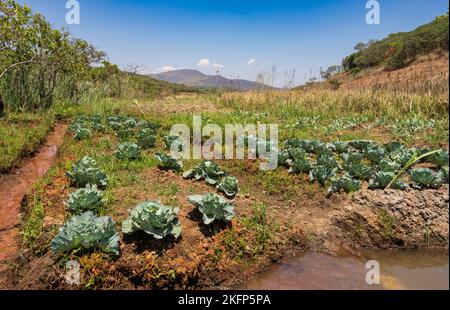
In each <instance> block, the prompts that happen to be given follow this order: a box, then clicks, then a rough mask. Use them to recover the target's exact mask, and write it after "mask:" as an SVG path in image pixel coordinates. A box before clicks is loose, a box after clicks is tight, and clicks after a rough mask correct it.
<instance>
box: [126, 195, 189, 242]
mask: <svg viewBox="0 0 450 310" xmlns="http://www.w3.org/2000/svg"><path fill="white" fill-rule="evenodd" d="M178 212H179V209H178V208H173V207H169V206H164V205H162V204H160V203H159V202H152V201H147V202H143V203H140V204H138V205H137V207H136V208H134V209H133V210H131V211H130V214H129V216H128V218H127V219H126V220H125V221H123V223H122V232H123V233H124V234H131V233H134V232H136V231H144V232H145V233H147V234H149V235H152V236H153V237H154V238H156V239H163V238H164V237H166V236H168V235H172V236H174V237H175V238H178V237H179V236H180V234H181V224H180V220H179V219H178Z"/></svg>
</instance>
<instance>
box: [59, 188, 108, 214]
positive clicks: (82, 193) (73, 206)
mask: <svg viewBox="0 0 450 310" xmlns="http://www.w3.org/2000/svg"><path fill="white" fill-rule="evenodd" d="M103 202H104V201H103V192H102V191H100V190H99V189H98V188H97V185H92V186H91V185H90V184H88V185H87V186H86V187H85V188H80V189H79V190H77V191H75V192H73V193H71V194H70V195H69V198H68V199H67V200H66V203H65V205H66V207H67V209H69V210H70V212H71V213H73V214H81V213H84V212H86V211H93V212H95V213H97V211H98V209H99V208H100V207H102V206H103Z"/></svg>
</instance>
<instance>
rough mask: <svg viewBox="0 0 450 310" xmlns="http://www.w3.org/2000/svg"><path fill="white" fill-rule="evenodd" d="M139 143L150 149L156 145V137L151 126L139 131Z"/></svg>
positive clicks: (142, 146)
mask: <svg viewBox="0 0 450 310" xmlns="http://www.w3.org/2000/svg"><path fill="white" fill-rule="evenodd" d="M137 140H138V145H139V146H140V147H141V148H142V149H144V150H145V149H149V148H152V147H154V146H155V143H156V137H155V135H154V131H153V130H152V129H150V128H144V129H141V130H140V131H139V133H138V138H137Z"/></svg>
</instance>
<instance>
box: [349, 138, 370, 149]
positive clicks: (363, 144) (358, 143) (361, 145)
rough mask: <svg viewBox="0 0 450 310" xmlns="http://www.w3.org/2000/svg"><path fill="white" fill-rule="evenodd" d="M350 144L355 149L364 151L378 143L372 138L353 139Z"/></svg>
mask: <svg viewBox="0 0 450 310" xmlns="http://www.w3.org/2000/svg"><path fill="white" fill-rule="evenodd" d="M349 145H350V146H351V147H354V148H355V149H358V150H360V151H364V150H367V149H368V148H370V147H371V146H374V145H376V143H375V142H373V141H371V140H353V141H350V142H349Z"/></svg>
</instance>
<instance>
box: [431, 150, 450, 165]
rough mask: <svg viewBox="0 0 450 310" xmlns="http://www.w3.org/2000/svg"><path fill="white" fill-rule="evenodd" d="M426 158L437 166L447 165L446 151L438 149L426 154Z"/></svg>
mask: <svg viewBox="0 0 450 310" xmlns="http://www.w3.org/2000/svg"><path fill="white" fill-rule="evenodd" d="M426 160H427V161H428V162H430V163H432V164H434V165H436V166H438V167H445V166H448V161H449V155H448V151H446V150H440V151H439V152H437V153H434V154H431V155H430V156H428V158H426Z"/></svg>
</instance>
